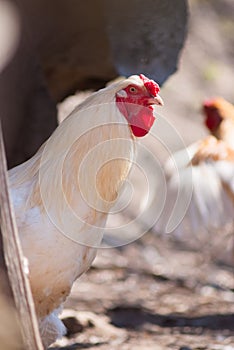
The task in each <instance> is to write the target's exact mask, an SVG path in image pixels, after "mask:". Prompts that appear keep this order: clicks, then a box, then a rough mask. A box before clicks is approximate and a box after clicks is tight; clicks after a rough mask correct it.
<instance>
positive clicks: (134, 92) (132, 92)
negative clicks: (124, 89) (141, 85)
mask: <svg viewBox="0 0 234 350" xmlns="http://www.w3.org/2000/svg"><path fill="white" fill-rule="evenodd" d="M129 92H131V94H136V93H137V92H138V90H137V88H136V87H135V86H130V87H129Z"/></svg>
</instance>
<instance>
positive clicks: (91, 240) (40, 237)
mask: <svg viewBox="0 0 234 350" xmlns="http://www.w3.org/2000/svg"><path fill="white" fill-rule="evenodd" d="M136 81H137V82H138V83H142V84H143V82H142V81H141V80H140V79H139V77H138V76H132V77H130V78H129V79H126V80H125V81H123V82H119V83H116V84H115V85H112V86H108V87H107V88H106V89H103V90H100V91H98V92H97V93H95V94H93V95H91V96H90V97H89V98H88V99H87V100H86V101H84V102H83V103H82V104H81V105H79V106H78V107H77V108H76V109H75V110H74V111H73V112H72V113H71V115H70V116H69V117H68V118H67V119H66V120H65V121H64V122H63V123H62V124H60V126H59V127H58V128H57V129H56V130H55V132H54V133H53V134H52V136H51V137H50V139H49V140H48V141H47V142H46V143H45V144H44V145H43V146H42V147H41V149H40V150H39V151H38V152H37V154H36V155H35V156H34V157H33V158H31V159H30V160H29V161H27V162H25V163H24V164H22V165H20V166H18V167H16V168H14V169H12V170H11V171H10V172H9V177H10V183H11V198H12V202H13V204H14V207H15V213H16V221H17V225H18V229H19V234H20V239H21V243H22V248H23V252H24V254H25V256H26V257H27V259H28V261H29V278H30V283H31V287H32V292H33V297H34V301H35V306H36V312H37V315H38V318H39V325H40V330H41V334H43V341H44V344H45V346H47V345H49V344H50V343H51V342H53V341H54V340H55V339H56V338H57V336H60V335H62V334H63V332H64V328H63V326H62V325H61V321H59V319H58V317H57V311H56V310H57V309H58V308H59V307H60V306H61V305H62V303H63V302H64V301H65V299H66V297H67V295H68V294H69V293H70V289H71V286H72V284H73V282H74V281H75V280H76V278H77V277H78V276H80V275H81V274H82V273H83V272H84V271H86V270H87V269H88V268H89V266H90V265H91V263H92V261H93V259H94V257H95V255H96V249H95V248H96V247H98V246H99V245H100V242H101V239H102V235H103V229H104V227H105V223H106V219H107V215H108V211H109V210H110V208H111V207H112V205H114V203H115V201H116V199H117V197H118V191H119V190H120V188H121V186H122V183H123V181H124V180H125V179H126V177H127V176H128V173H129V170H130V167H131V162H132V160H133V158H134V152H135V148H134V142H135V141H134V139H133V136H132V133H131V131H130V128H129V126H128V124H127V122H126V119H125V118H124V117H123V115H122V114H121V113H120V112H119V109H118V108H117V106H116V104H115V94H116V92H117V91H119V90H121V89H122V88H124V87H125V86H127V85H128V84H130V83H134V82H136ZM104 124H106V125H104ZM105 144H106V145H107V147H104V146H103V145H105ZM95 148H97V150H98V152H95ZM87 155H89V157H87ZM85 162H86V163H85ZM83 165H85V166H84V167H83V168H82V166H83ZM80 168H81V171H80V173H79V169H80ZM95 172H96V173H95ZM96 175H97V176H96ZM94 187H95V188H94Z"/></svg>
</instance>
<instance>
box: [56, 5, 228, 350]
mask: <svg viewBox="0 0 234 350" xmlns="http://www.w3.org/2000/svg"><path fill="white" fill-rule="evenodd" d="M233 10H234V2H233V1H232V0H225V1H223V0H222V1H218V0H214V1H213V0H212V1H208V0H207V1H206V0H200V1H195V0H194V1H190V12H191V19H190V25H189V35H188V39H187V42H186V45H185V49H184V50H183V52H182V55H181V60H180V63H179V70H178V72H177V73H176V74H175V75H174V76H172V77H171V78H170V79H169V80H168V81H167V82H166V84H165V85H164V87H163V89H162V97H163V98H164V101H165V109H164V115H166V117H167V118H168V119H170V121H171V122H172V123H173V125H174V126H175V127H176V128H177V130H178V131H179V132H180V134H181V135H182V136H183V139H184V142H185V143H186V144H189V143H191V142H193V141H194V140H196V139H198V138H200V137H202V136H204V135H205V133H206V132H205V129H204V127H203V124H202V117H201V113H200V112H199V110H200V106H201V101H202V100H203V99H204V98H206V97H209V96H213V95H222V96H223V97H225V98H226V99H228V100H230V101H234V89H233V81H234V76H233V67H232V66H233V47H234V45H233V44H234V42H233V32H234V25H233V17H232V14H233ZM65 109H66V108H65ZM146 144H147V141H146ZM176 148H177V145H175V149H176ZM155 152H156V153H157V150H155ZM165 157H166V155H164V156H163V157H160V156H159V158H160V159H162V158H165ZM210 239H211V240H214V241H215V239H216V237H215V236H213V237H211V238H210V237H209V238H207V247H206V246H204V245H203V243H202V245H201V246H200V247H199V246H198V247H197V248H196V249H192V248H191V246H190V247H189V245H186V244H185V242H183V240H182V241H180V242H179V241H176V240H175V238H173V235H170V237H169V236H168V237H166V236H162V235H161V236H160V235H156V234H155V233H153V232H148V233H147V234H145V235H144V236H143V237H142V238H141V239H139V240H137V241H135V242H134V243H131V244H129V245H126V246H124V247H122V248H113V249H103V250H100V251H99V253H98V257H97V258H96V260H95V262H94V264H93V266H92V267H91V269H90V270H89V271H88V272H87V273H86V274H85V275H84V276H82V277H81V278H80V279H79V280H78V281H77V282H76V283H75V285H74V288H73V291H72V294H71V296H70V297H69V299H68V300H67V302H66V304H65V310H64V312H63V314H62V318H63V320H64V323H65V325H66V326H67V328H68V334H67V336H66V337H64V338H63V339H61V340H59V341H58V342H57V343H56V345H54V346H53V347H52V348H53V349H57V350H58V349H60V350H62V349H63V350H65V349H66V350H75V349H90V350H94V349H96V350H107V349H108V350H109V349H113V350H115V349H121V350H128V349H131V350H138V349H149V350H150V349H152V350H153V349H154V350H161V349H176V350H189V349H199V350H205V349H209V350H234V273H233V266H231V265H225V264H223V263H222V262H220V260H219V259H218V257H217V258H216V254H215V253H214V252H213V254H211V253H210V249H208V245H209V246H210V244H209V243H210V242H208V241H209V240H210ZM206 248H207V249H206ZM217 248H218V250H222V249H223V247H222V246H221V245H220V246H219V244H218V246H217V245H216V249H217Z"/></svg>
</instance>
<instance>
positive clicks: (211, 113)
mask: <svg viewBox="0 0 234 350" xmlns="http://www.w3.org/2000/svg"><path fill="white" fill-rule="evenodd" d="M218 102H219V99H218V98H213V99H209V100H206V101H204V103H203V112H204V114H205V117H206V119H205V124H206V126H207V128H208V129H209V130H210V131H211V132H212V133H214V132H215V131H216V130H217V129H218V127H219V125H220V123H221V122H222V120H223V118H222V116H221V115H220V110H219V103H218Z"/></svg>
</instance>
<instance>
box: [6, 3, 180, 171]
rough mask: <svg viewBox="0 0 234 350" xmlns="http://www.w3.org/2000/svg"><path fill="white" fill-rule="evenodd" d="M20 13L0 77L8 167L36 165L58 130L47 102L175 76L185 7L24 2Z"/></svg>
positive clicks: (177, 4)
mask: <svg viewBox="0 0 234 350" xmlns="http://www.w3.org/2000/svg"><path fill="white" fill-rule="evenodd" d="M8 1H9V2H10V1H11V0H8ZM123 9H124V11H123ZM18 12H19V15H20V19H21V32H20V34H21V39H20V42H19V46H18V50H17V52H16V55H15V57H14V58H13V60H12V61H11V62H10V63H9V65H8V66H7V67H6V69H5V70H4V72H3V73H2V74H1V77H0V78H1V79H0V104H1V112H2V113H1V118H2V120H3V128H4V134H5V141H6V149H7V158H8V163H9V166H10V167H12V166H14V165H16V164H19V163H21V162H22V161H24V160H26V159H27V158H29V157H31V156H32V155H33V154H34V153H35V151H36V150H37V149H38V148H39V146H40V145H41V144H42V143H43V142H44V140H46V139H47V138H48V136H49V135H50V134H51V132H52V131H53V130H54V129H55V127H56V107H55V103H54V102H53V101H52V99H51V97H50V94H51V96H52V97H53V98H54V100H55V101H56V102H58V101H60V100H61V99H63V98H64V97H66V96H68V95H69V94H70V93H72V92H74V91H76V90H77V89H80V90H83V89H97V88H100V87H103V86H104V85H105V83H106V82H107V81H109V80H111V79H113V78H115V77H116V76H118V75H131V74H133V73H145V74H146V75H149V76H151V77H152V78H154V79H156V80H157V81H158V82H159V83H160V84H162V83H163V82H164V81H165V80H166V78H167V77H168V76H169V75H170V74H172V73H173V72H174V71H175V70H176V67H177V59H178V54H179V51H180V49H181V48H182V46H183V42H184V38H185V34H186V23H187V10H186V0H176V1H174V2H172V1H170V0H164V1H163V2H162V1H160V0H146V1H144V2H142V1H140V0H129V1H128V2H127V3H126V2H124V1H123V0H119V1H107V0H96V1H92V0H88V1H85V2H84V1H81V0H71V1H69V2H66V1H63V0H57V1H56V3H55V2H48V1H46V0H36V1H33V2H31V1H27V0H23V1H21V2H20V3H18ZM0 39H1V38H0ZM1 46H2V42H0V48H1ZM44 76H45V78H46V79H44ZM46 83H47V84H48V87H49V89H48V90H47V87H46Z"/></svg>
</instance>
